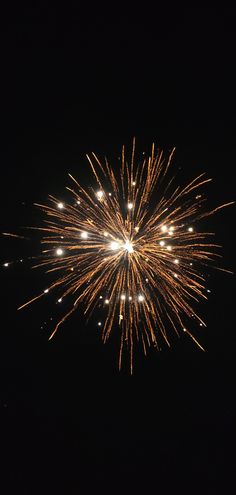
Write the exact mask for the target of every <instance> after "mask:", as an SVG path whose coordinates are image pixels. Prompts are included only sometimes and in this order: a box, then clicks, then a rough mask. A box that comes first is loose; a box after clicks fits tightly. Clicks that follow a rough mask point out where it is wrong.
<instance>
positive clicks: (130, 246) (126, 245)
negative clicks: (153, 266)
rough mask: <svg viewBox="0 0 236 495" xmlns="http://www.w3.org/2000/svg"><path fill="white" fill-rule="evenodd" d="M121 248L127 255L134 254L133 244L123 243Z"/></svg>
mask: <svg viewBox="0 0 236 495" xmlns="http://www.w3.org/2000/svg"><path fill="white" fill-rule="evenodd" d="M123 247H124V248H125V249H126V250H127V251H128V253H133V252H134V248H133V244H132V242H130V241H125V243H124V246H123Z"/></svg>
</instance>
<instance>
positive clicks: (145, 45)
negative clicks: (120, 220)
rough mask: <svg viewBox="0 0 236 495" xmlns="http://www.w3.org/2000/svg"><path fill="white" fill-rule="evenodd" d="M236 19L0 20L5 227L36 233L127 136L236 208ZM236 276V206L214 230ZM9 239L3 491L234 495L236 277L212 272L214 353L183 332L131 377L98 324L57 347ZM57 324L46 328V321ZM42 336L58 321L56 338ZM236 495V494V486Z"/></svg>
mask: <svg viewBox="0 0 236 495" xmlns="http://www.w3.org/2000/svg"><path fill="white" fill-rule="evenodd" d="M235 24H236V10H235V9H216V8H213V9H210V8H209V9H208V8H198V9H190V8H185V9H182V8H179V9H175V10H171V9H166V10H165V9H163V8H158V7H157V8H156V9H155V10H149V9H148V8H147V7H146V8H145V7H143V9H141V8H139V7H136V8H135V9H134V10H132V11H130V12H129V11H128V10H127V9H126V10H121V7H120V6H118V5H115V6H113V7H112V8H111V9H110V11H104V12H102V11H101V10H100V8H97V10H94V8H93V7H92V5H91V6H88V9H87V11H85V10H83V12H82V10H81V9H80V8H79V7H77V8H75V7H74V8H69V7H68V6H64V8H61V9H60V8H59V7H57V8H49V7H48V6H47V2H38V6H37V7H34V8H33V7H27V6H26V5H25V6H24V7H23V6H22V4H21V6H18V7H15V8H14V7H13V6H10V7H9V9H8V10H5V11H4V12H3V13H2V16H1V83H2V89H1V96H2V102H1V119H2V132H1V136H2V144H1V185H2V187H1V211H2V215H1V222H2V226H1V231H2V232H6V231H7V232H9V231H10V232H16V231H18V232H19V227H20V226H25V225H32V224H37V222H39V221H40V216H39V214H38V213H37V212H35V210H34V209H33V208H32V203H33V202H34V201H43V200H45V198H46V197H47V195H48V194H49V193H52V194H55V195H56V196H58V197H59V198H61V199H62V200H64V199H66V198H67V197H68V196H67V193H66V191H65V186H66V185H69V178H68V175H67V174H68V172H70V173H72V174H73V175H74V176H76V177H78V179H79V180H82V181H84V183H85V184H88V185H90V182H89V181H90V175H89V174H88V166H87V162H86V158H85V154H86V153H89V152H91V151H95V152H96V153H98V154H99V155H100V156H104V155H107V156H108V157H110V158H114V157H117V156H118V155H119V153H120V148H121V145H122V143H125V145H126V146H127V147H129V146H130V145H131V141H132V137H133V136H136V138H137V148H138V149H139V150H140V152H141V151H143V150H148V148H149V147H150V146H151V143H152V141H155V142H156V143H157V145H158V146H160V147H162V148H164V149H165V150H166V151H168V150H169V149H171V148H172V147H173V146H176V147H177V151H176V155H175V159H174V162H175V165H174V166H175V168H176V169H178V168H179V169H181V170H180V173H181V175H180V177H181V180H183V181H185V180H187V179H189V178H191V177H193V176H195V175H197V174H199V173H201V172H207V175H208V176H210V177H213V178H214V182H213V183H212V184H211V185H210V186H209V188H208V194H209V205H210V206H214V205H218V204H221V203H222V202H225V201H230V200H233V199H234V198H235V182H234V173H235V172H234V170H235V163H236V153H235V152H236V144H235V131H236V125H235V110H236V98H235V87H236V85H235V83H236V81H235V40H236V36H235ZM209 225H210V229H211V230H214V231H216V232H217V241H218V242H219V243H221V244H223V245H224V248H223V251H222V252H223V255H224V261H223V263H222V266H225V267H226V268H232V269H233V268H234V256H233V254H234V237H235V233H234V229H235V222H234V208H232V207H231V208H229V209H228V210H225V211H224V212H221V213H218V214H217V216H216V217H214V218H212V219H209ZM37 249H39V248H38V245H37V238H36V240H35V241H33V240H32V241H26V242H23V241H20V240H14V239H12V240H11V241H9V240H7V239H6V238H5V239H1V253H2V254H1V258H2V263H4V262H5V261H12V260H14V259H15V260H17V259H20V258H21V257H22V258H24V261H23V263H20V262H15V263H12V264H10V266H9V267H8V268H7V269H2V273H1V277H2V283H1V286H2V299H1V300H2V303H3V305H2V310H1V316H2V319H1V350H0V353H1V356H0V363H1V393H0V400H1V402H0V408H1V429H2V434H1V446H0V449H1V459H2V460H1V469H2V472H3V476H2V477H1V484H2V485H3V484H4V483H5V481H6V485H5V487H4V493H8V492H9V493H13V489H14V490H16V489H17V493H22V494H28V493H30V494H31V493H33V494H36V493H65V494H68V493H94V492H95V491H96V492H98V493H100V492H101V493H139V492H142V493H173V490H174V491H175V492H180V491H181V492H182V493H185V492H186V493H199V492H201V493H208V494H209V493H216V492H217V491H218V490H219V491H220V492H221V493H222V492H223V491H224V492H225V493H228V492H229V489H231V490H232V486H233V485H234V476H233V472H234V470H235V455H234V451H235V379H234V374H235V332H234V330H235V314H234V292H235V281H234V276H232V275H228V274H223V273H220V272H214V273H213V274H211V277H210V278H209V287H210V288H211V291H212V292H211V295H210V297H209V301H208V303H207V304H203V306H202V314H203V316H204V318H205V319H206V321H207V329H206V330H204V331H203V330H201V331H200V330H199V335H198V337H199V339H200V340H201V343H203V345H204V346H205V348H206V352H205V353H203V352H201V351H200V350H199V349H198V348H197V347H195V346H194V345H193V343H192V342H189V341H188V339H186V340H185V339H184V338H182V339H181V340H180V341H177V342H176V341H175V342H174V343H173V347H172V349H171V350H163V352H162V353H156V352H155V351H154V350H153V351H150V353H149V356H148V358H146V359H144V358H143V357H142V356H141V355H140V356H138V357H137V361H136V367H135V373H134V376H132V377H131V376H130V375H129V372H128V369H126V368H125V369H124V370H123V371H122V372H120V373H119V372H118V368H117V352H116V345H115V343H114V342H113V341H111V343H108V344H107V345H106V346H103V345H102V344H101V340H100V337H99V331H98V329H97V327H96V317H95V321H93V322H92V323H91V324H90V325H88V326H86V325H85V319H84V318H83V315H82V312H79V314H78V315H75V316H74V317H73V318H72V319H71V320H70V322H67V323H66V324H65V326H64V328H63V330H60V332H58V335H57V336H56V338H55V339H54V340H53V341H51V342H48V340H47V338H48V335H49V333H50V324H51V322H50V320H49V318H50V317H51V315H52V316H53V317H55V316H57V311H58V312H60V310H61V309H60V308H59V307H58V306H57V307H55V304H54V302H53V301H51V302H50V304H49V307H48V305H47V304H46V303H45V302H43V303H38V304H35V305H33V306H31V307H30V308H28V309H26V310H25V311H23V312H17V311H16V308H17V306H19V304H21V303H23V302H24V301H26V300H27V298H30V297H31V295H34V294H36V293H38V292H39V291H40V290H41V289H42V287H44V286H45V283H46V282H45V281H46V277H45V275H43V274H42V273H39V272H35V271H31V270H30V263H28V262H27V261H26V256H27V255H29V256H30V255H31V254H32V253H35V252H37ZM44 322H46V324H44ZM41 326H42V327H43V328H41ZM230 487H231V488H230Z"/></svg>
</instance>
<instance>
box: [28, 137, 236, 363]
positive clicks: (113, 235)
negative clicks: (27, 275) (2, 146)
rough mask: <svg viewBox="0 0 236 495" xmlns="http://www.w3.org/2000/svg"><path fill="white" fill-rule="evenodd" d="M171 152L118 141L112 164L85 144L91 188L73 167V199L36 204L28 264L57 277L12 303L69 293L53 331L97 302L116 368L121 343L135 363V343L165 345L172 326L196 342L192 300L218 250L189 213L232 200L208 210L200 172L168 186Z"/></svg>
mask: <svg viewBox="0 0 236 495" xmlns="http://www.w3.org/2000/svg"><path fill="white" fill-rule="evenodd" d="M173 153H174V149H173V150H172V151H171V152H170V154H169V155H168V156H167V158H165V156H164V154H163V152H162V151H160V150H157V151H156V150H155V146H154V144H153V145H152V149H151V154H150V156H145V155H144V156H143V157H142V160H141V161H140V162H139V161H137V159H136V158H135V140H134V141H133V147H132V153H131V157H130V159H129V160H127V157H126V154H125V149H124V147H123V148H122V155H121V157H120V161H119V162H118V167H112V166H111V165H110V164H109V162H108V161H107V159H104V161H101V160H100V159H99V158H98V157H97V156H96V155H95V154H94V153H92V154H91V156H87V158H88V163H89V164H90V166H91V169H92V174H93V179H94V184H95V187H94V188H89V189H85V188H84V187H82V186H81V185H80V184H79V183H78V182H77V181H76V180H75V179H74V177H72V176H71V175H70V178H71V180H72V184H73V185H72V187H70V188H67V189H69V191H70V193H71V195H72V198H73V201H72V202H71V204H68V203H63V202H61V201H59V200H58V199H57V198H55V197H52V196H50V204H48V205H41V204H37V205H36V206H38V207H39V208H40V209H41V210H43V212H44V214H45V223H44V226H42V227H39V228H38V227H37V229H38V230H40V231H41V232H42V236H43V237H42V244H43V252H42V257H40V259H39V261H38V262H37V264H36V265H35V267H37V266H41V267H44V268H45V270H46V272H47V273H49V272H53V273H54V276H55V279H54V282H53V283H52V284H51V285H50V286H49V287H48V288H46V289H44V291H43V292H42V293H41V294H39V295H38V296H36V297H34V298H33V299H31V300H30V301H28V302H27V303H25V304H23V305H22V306H20V308H19V309H21V308H23V307H25V306H26V305H27V304H30V303H31V302H33V301H34V300H36V299H38V298H40V297H43V296H44V295H45V293H47V292H49V291H52V290H53V289H56V288H60V289H61V296H60V299H58V301H60V302H61V301H62V300H63V299H65V298H67V299H68V300H69V301H70V309H69V311H68V312H67V313H66V314H65V315H64V316H63V318H61V319H60V321H58V323H57V325H56V326H55V328H54V329H53V332H52V334H51V336H50V339H51V338H52V337H53V336H54V335H55V333H56V332H57V330H58V328H59V327H60V325H61V324H62V323H63V322H64V321H65V320H66V319H67V318H68V317H69V316H70V315H71V314H72V313H73V312H74V311H76V310H78V307H83V311H84V312H85V314H87V315H88V316H90V315H91V313H92V312H93V311H94V310H95V309H96V307H98V306H101V303H102V305H103V306H104V309H103V318H101V321H99V322H98V326H99V327H100V329H101V335H102V339H103V341H104V342H106V341H107V340H108V338H109V336H110V334H111V331H112V329H113V331H116V332H117V333H118V334H119V339H120V351H119V367H121V362H122V355H123V350H124V348H127V349H128V352H129V355H130V369H131V372H132V370H133V354H134V344H135V343H136V342H137V343H140V344H141V346H142V347H143V350H144V353H145V354H146V352H147V348H148V347H150V346H151V345H154V346H155V347H156V348H157V350H158V349H161V347H162V345H163V343H166V344H167V345H168V346H170V343H171V331H172V330H173V331H174V332H175V333H176V334H177V335H178V336H180V335H181V333H185V334H186V333H187V334H188V335H189V336H190V337H191V338H192V339H193V340H194V341H195V342H196V344H197V345H198V346H199V347H200V348H201V349H203V347H202V346H201V344H200V343H199V342H198V340H197V338H196V337H195V336H194V335H193V333H192V326H193V322H194V321H195V323H197V325H198V326H199V325H201V326H205V322H204V321H203V320H202V318H201V317H200V316H199V315H198V314H197V313H196V311H195V309H194V306H195V305H196V304H195V303H197V302H199V301H200V300H201V299H207V289H206V282H205V276H204V274H203V270H204V269H205V267H206V266H207V265H208V264H209V262H211V261H212V260H214V259H215V258H217V257H218V256H219V254H218V252H217V248H218V247H219V246H218V245H217V244H215V243H214V242H213V241H212V238H213V235H214V234H213V233H211V232H200V231H199V230H197V228H196V222H197V221H199V220H200V219H202V218H203V217H206V216H209V215H211V214H213V213H214V212H216V211H217V210H218V209H221V208H223V207H225V206H227V205H228V204H231V203H227V204H224V205H221V206H219V207H217V208H215V209H214V210H212V211H209V212H205V211H204V209H203V205H204V202H205V200H206V198H205V196H204V194H202V193H199V190H200V188H201V187H202V186H203V185H205V184H206V183H208V182H209V181H210V180H211V179H207V178H205V176H204V174H201V175H199V176H198V177H196V178H195V179H194V180H192V181H191V182H190V183H189V184H187V185H186V186H183V187H180V186H179V185H175V181H174V180H173V178H172V179H168V169H169V166H170V164H171V161H172V157H173ZM81 304H82V306H80V305H81ZM189 319H191V326H190V328H191V331H190V329H189V324H188V323H187V321H188V320H189ZM171 329H172V330H171Z"/></svg>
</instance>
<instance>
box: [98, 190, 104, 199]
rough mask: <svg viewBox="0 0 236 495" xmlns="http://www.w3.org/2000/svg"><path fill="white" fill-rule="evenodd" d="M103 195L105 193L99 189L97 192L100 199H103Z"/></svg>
mask: <svg viewBox="0 0 236 495" xmlns="http://www.w3.org/2000/svg"><path fill="white" fill-rule="evenodd" d="M103 195H104V192H103V191H98V192H97V197H98V199H102V197H103Z"/></svg>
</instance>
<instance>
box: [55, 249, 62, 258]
mask: <svg viewBox="0 0 236 495" xmlns="http://www.w3.org/2000/svg"><path fill="white" fill-rule="evenodd" d="M56 254H57V256H61V255H62V254H63V249H61V248H57V250H56Z"/></svg>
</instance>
